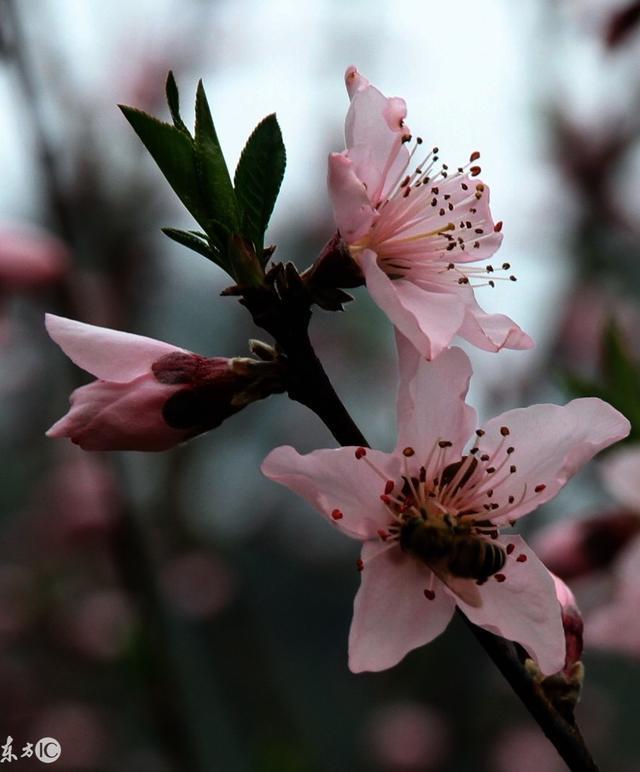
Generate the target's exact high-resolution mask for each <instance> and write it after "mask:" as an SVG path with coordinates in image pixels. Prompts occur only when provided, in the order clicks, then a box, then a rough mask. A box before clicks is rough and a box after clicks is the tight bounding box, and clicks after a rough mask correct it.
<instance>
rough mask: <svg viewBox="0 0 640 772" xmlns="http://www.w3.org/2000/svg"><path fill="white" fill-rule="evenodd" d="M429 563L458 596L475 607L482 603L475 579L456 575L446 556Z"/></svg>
mask: <svg viewBox="0 0 640 772" xmlns="http://www.w3.org/2000/svg"><path fill="white" fill-rule="evenodd" d="M427 565H428V566H429V568H430V569H431V570H432V571H433V573H434V574H435V575H436V576H437V577H438V579H439V580H440V581H441V582H442V583H443V584H445V585H446V586H447V587H448V588H449V589H450V590H451V592H452V593H453V594H454V595H455V596H456V597H457V598H460V600H462V601H464V602H465V603H466V604H467V605H469V606H474V607H475V608H478V607H479V606H481V605H482V598H481V597H480V591H479V589H478V585H477V584H476V581H475V579H463V578H461V577H459V576H454V575H453V574H452V573H451V572H450V571H449V569H448V568H447V560H446V558H443V559H442V560H430V561H429V562H428V563H427Z"/></svg>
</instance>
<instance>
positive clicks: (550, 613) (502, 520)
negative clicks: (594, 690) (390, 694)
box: [262, 336, 629, 675]
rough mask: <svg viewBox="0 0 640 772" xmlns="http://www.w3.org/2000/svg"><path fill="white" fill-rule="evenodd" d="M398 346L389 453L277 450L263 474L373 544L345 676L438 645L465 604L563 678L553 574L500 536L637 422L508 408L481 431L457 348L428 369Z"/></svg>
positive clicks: (404, 344)
mask: <svg viewBox="0 0 640 772" xmlns="http://www.w3.org/2000/svg"><path fill="white" fill-rule="evenodd" d="M398 338H399V340H398V343H399V357H400V390H399V397H398V433H399V437H398V442H397V445H396V449H395V451H394V452H393V453H383V452H381V451H376V450H365V449H364V448H357V449H356V448H339V449H335V450H317V451H314V452H312V453H309V454H308V455H306V456H301V455H300V454H298V453H297V451H295V450H294V449H293V448H291V447H281V448H277V449H276V450H274V451H272V452H271V453H270V454H269V455H268V456H267V458H266V459H265V461H264V463H263V465H262V470H263V472H264V474H265V475H266V476H267V477H270V478H271V479H273V480H275V481H277V482H279V483H281V484H283V485H286V486H287V487H289V488H291V489H292V490H293V491H295V492H296V493H298V494H299V495H301V496H303V497H304V498H305V499H307V501H309V502H310V503H311V504H312V505H313V506H315V507H316V508H317V509H318V510H319V511H320V512H321V513H322V514H323V515H324V516H325V517H327V519H328V520H329V521H330V522H331V523H333V524H334V525H335V526H336V527H337V528H338V529H339V530H341V531H342V532H343V533H345V534H347V535H348V536H351V537H352V538H355V539H358V540H360V541H363V542H364V545H363V548H362V554H361V559H360V561H359V568H360V570H361V571H362V583H361V586H360V590H359V592H358V594H357V596H356V599H355V607H354V617H353V622H352V625H351V632H350V636H349V666H350V668H351V670H352V671H354V672H360V671H363V670H374V671H375V670H383V669H385V668H388V667H391V666H393V665H395V664H396V663H397V662H399V661H400V660H401V659H402V658H403V657H404V656H405V654H407V652H409V651H411V650H412V649H414V648H416V647H418V646H421V645H423V644H425V643H428V642H429V641H431V640H433V639H434V638H435V637H436V636H437V635H439V634H440V633H441V632H442V631H443V630H444V629H445V627H446V626H447V625H448V623H449V620H450V619H451V617H452V615H453V612H454V609H455V607H456V605H457V606H458V607H459V608H460V609H461V610H462V611H463V612H464V613H465V615H466V616H467V617H468V618H469V619H470V620H471V621H472V622H473V623H475V624H477V625H480V626H481V627H485V628H486V629H488V630H490V631H492V632H494V633H497V634H499V635H501V636H503V637H505V638H507V639H509V640H514V641H517V642H518V643H520V644H521V645H522V646H524V648H525V649H526V650H527V651H528V652H529V654H530V656H531V657H532V658H533V659H534V660H535V661H536V662H537V665H538V667H539V669H540V671H541V672H542V673H543V674H545V675H550V674H552V673H555V672H557V671H559V670H561V669H562V667H563V665H564V662H565V653H566V652H565V637H564V633H563V628H562V621H561V608H560V605H559V603H558V600H557V598H556V592H555V587H554V582H553V579H552V576H551V574H550V573H549V571H548V570H547V569H546V568H545V567H544V565H543V564H542V563H541V562H540V560H539V559H538V558H537V557H536V555H535V553H534V552H533V551H532V550H530V549H529V548H528V547H527V545H526V544H525V542H524V540H523V539H522V538H521V537H520V536H515V535H500V533H499V532H500V529H501V528H503V527H508V526H510V525H511V524H513V523H514V522H515V521H516V520H518V519H519V518H520V517H522V516H523V515H525V514H527V513H528V512H531V511H532V510H534V509H536V508H537V507H538V506H540V505H541V504H543V503H544V502H546V501H548V500H549V499H551V498H553V496H555V495H556V494H557V492H558V491H559V490H560V489H561V488H562V487H563V486H564V484H565V483H566V482H567V480H568V479H569V478H570V477H571V476H572V475H573V474H574V473H575V472H576V471H577V470H578V469H579V468H580V467H581V466H582V465H583V464H584V463H586V462H587V461H588V460H589V459H591V458H592V457H593V456H594V455H595V454H596V453H597V452H598V451H599V450H601V449H602V448H604V447H607V446H608V445H610V444H611V443H613V442H615V441H617V440H619V439H621V438H622V437H624V436H626V435H627V434H628V432H629V422H628V421H627V420H626V418H624V416H622V415H621V414H620V413H618V411H616V410H614V409H613V408H612V407H611V406H610V405H608V404H606V403H605V402H602V401H601V400H599V399H577V400H574V401H572V402H570V403H569V404H568V405H566V406H565V407H559V406H557V405H536V406H533V407H530V408H526V409H520V410H511V411H508V412H507V413H504V414H502V415H501V416H498V417H497V418H494V419H492V420H490V421H488V422H487V423H485V424H484V425H483V427H482V428H481V429H478V430H477V431H476V433H475V435H474V434H473V432H474V427H475V426H476V425H477V423H476V413H475V410H473V408H471V407H469V406H468V405H467V404H466V403H465V401H464V399H465V396H466V393H467V388H468V384H469V380H470V377H471V365H470V362H469V360H468V358H467V356H466V355H465V354H464V353H463V352H462V351H461V350H460V349H450V350H448V351H446V352H444V353H443V354H442V355H441V356H440V357H439V358H438V359H437V360H435V362H433V363H428V362H427V361H425V360H424V359H422V358H421V357H419V356H418V354H417V352H416V351H415V349H414V348H413V347H412V346H411V344H410V343H409V342H408V341H406V339H403V338H402V337H401V336H398ZM470 438H472V439H473V442H472V443H470V445H469V446H468V447H467V450H466V451H465V446H467V445H468V443H469V441H470ZM421 545H424V546H421ZM470 565H471V566H473V568H471V567H469V566H470Z"/></svg>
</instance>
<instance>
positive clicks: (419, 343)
mask: <svg viewBox="0 0 640 772" xmlns="http://www.w3.org/2000/svg"><path fill="white" fill-rule="evenodd" d="M345 82H346V86H347V91H348V93H349V97H350V99H351V104H350V106H349V110H348V112H347V118H346V122H345V135H346V144H347V149H346V150H345V151H344V152H342V153H332V154H331V155H330V157H329V174H328V182H329V192H330V195H331V200H332V204H333V210H334V214H335V220H336V224H337V226H338V229H339V231H340V234H341V236H342V238H343V239H344V241H345V242H346V243H347V244H348V246H349V251H350V253H351V256H352V257H353V258H354V260H355V261H356V262H357V264H358V265H359V267H360V269H361V270H362V273H363V275H364V279H365V282H366V285H367V288H368V290H369V292H370V293H371V296H372V298H373V299H374V301H375V302H376V303H377V304H378V305H379V306H380V307H381V308H382V310H383V311H384V312H385V313H386V314H387V315H388V316H389V318H390V320H391V321H392V322H393V324H394V325H395V326H396V327H397V328H398V330H400V332H402V334H403V335H405V336H406V337H407V338H408V339H409V340H410V341H411V342H412V343H413V345H414V346H416V348H417V349H418V351H420V353H421V354H422V355H424V356H426V357H427V359H433V358H435V357H437V356H438V355H439V354H440V352H442V351H443V350H444V349H445V348H446V347H447V346H448V345H449V344H450V343H451V341H452V339H453V337H454V336H455V335H456V334H459V335H461V336H462V337H463V338H466V339H467V340H468V341H469V342H470V343H473V344H474V345H475V346H478V347H479V348H482V349H485V350H488V351H499V350H500V349H501V348H503V347H506V348H516V349H523V348H530V347H531V346H532V345H533V342H532V341H531V339H530V338H529V336H528V335H526V334H525V333H524V332H523V331H522V330H521V329H520V328H519V327H518V326H517V325H516V324H515V323H514V322H513V321H512V320H511V319H509V318H508V317H506V316H503V315H502V314H487V313H485V312H484V311H483V310H482V309H481V308H480V306H479V305H478V304H477V303H476V300H475V297H474V292H473V286H474V285H473V284H472V281H474V280H476V279H482V281H483V286H484V285H486V284H489V285H494V284H495V281H496V278H497V275H499V274H501V273H504V271H506V270H508V269H509V265H508V264H506V263H505V264H504V265H503V266H502V268H500V267H498V268H496V269H495V270H494V268H493V266H490V265H486V266H478V265H477V264H476V262H477V261H479V260H486V259H488V258H489V257H490V256H491V255H492V254H493V253H494V252H495V251H496V250H497V249H498V247H499V246H500V243H501V241H502V234H501V232H500V231H501V227H502V225H501V223H497V224H494V221H493V218H492V216H491V212H490V210H489V189H488V188H487V186H486V185H485V184H484V183H482V182H480V181H478V180H475V179H472V178H474V177H476V175H477V174H478V173H479V172H480V167H479V166H475V165H472V164H474V163H475V161H476V160H477V158H478V157H479V154H478V153H473V154H472V155H471V158H470V161H469V164H467V166H466V167H464V168H462V167H461V168H459V169H458V170H457V171H454V172H453V173H449V172H448V171H447V167H446V165H443V167H442V169H440V170H434V165H435V162H436V160H437V152H438V150H437V148H434V149H433V150H431V151H430V152H428V153H427V154H426V155H425V157H424V158H420V159H419V161H418V163H417V164H416V166H415V170H414V171H410V167H411V164H412V162H413V157H414V154H415V153H416V151H419V150H420V149H421V146H422V140H421V139H420V138H417V139H416V142H415V144H414V146H413V148H412V150H411V151H409V149H408V145H409V144H410V142H411V139H412V138H411V133H410V131H409V129H408V127H407V126H406V125H405V123H404V118H405V116H406V114H407V108H406V105H405V102H404V100H403V99H400V98H398V97H392V98H386V97H384V96H383V95H382V94H381V93H380V91H378V89H376V88H374V87H373V86H371V85H370V84H369V81H368V80H367V79H366V78H365V77H363V76H362V75H361V74H360V73H359V72H358V71H357V69H356V68H355V67H349V68H348V69H347V71H346V75H345ZM467 170H468V171H467ZM510 278H512V277H510ZM475 286H478V285H475Z"/></svg>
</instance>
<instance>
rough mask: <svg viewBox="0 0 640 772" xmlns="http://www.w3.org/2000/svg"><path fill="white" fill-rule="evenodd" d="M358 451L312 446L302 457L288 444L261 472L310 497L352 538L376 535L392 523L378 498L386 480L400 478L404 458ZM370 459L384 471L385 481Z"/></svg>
mask: <svg viewBox="0 0 640 772" xmlns="http://www.w3.org/2000/svg"><path fill="white" fill-rule="evenodd" d="M355 451H356V448H335V449H331V450H314V451H313V452H312V453H308V454H307V455H305V456H303V455H300V454H299V453H298V452H297V451H296V450H295V449H294V448H292V447H291V446H288V445H286V446H283V447H280V448H276V449H275V450H272V451H271V453H269V455H268V456H267V457H266V458H265V460H264V461H263V462H262V467H261V470H262V472H263V474H264V475H266V476H267V477H269V478H270V479H271V480H275V482H278V483H280V484H281V485H286V486H287V488H290V489H291V490H293V491H295V492H296V493H297V494H298V495H300V496H302V498H304V499H306V500H307V501H308V502H309V503H310V504H311V505H312V506H314V507H315V508H316V509H317V510H319V511H320V512H321V513H322V514H323V515H324V516H325V517H327V518H328V519H329V521H330V522H332V523H334V524H335V526H336V527H337V528H339V529H340V530H341V531H344V533H346V534H347V535H348V536H351V537H352V538H355V539H371V538H377V532H378V529H380V528H384V527H386V526H387V525H388V523H389V513H388V511H387V509H386V507H385V506H384V504H383V503H382V501H381V500H380V496H381V495H382V494H383V493H384V488H385V482H386V480H392V481H396V480H398V479H399V477H400V470H401V462H400V460H399V459H398V458H397V457H396V456H394V455H392V454H389V453H382V452H381V451H378V450H367V451H366V455H367V460H365V459H362V458H361V459H357V458H356V455H355ZM367 461H370V462H371V463H372V464H374V465H375V467H376V469H378V470H380V472H381V473H382V474H383V475H384V479H382V478H381V477H380V476H379V475H378V474H376V472H375V471H374V470H373V469H372V468H371V466H369V463H367Z"/></svg>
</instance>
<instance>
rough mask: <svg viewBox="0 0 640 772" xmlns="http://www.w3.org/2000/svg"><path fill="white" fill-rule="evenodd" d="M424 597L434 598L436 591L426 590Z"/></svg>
mask: <svg viewBox="0 0 640 772" xmlns="http://www.w3.org/2000/svg"><path fill="white" fill-rule="evenodd" d="M424 597H425V598H426V599H427V600H434V599H435V597H436V594H435V592H434V591H433V590H425V591H424Z"/></svg>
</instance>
